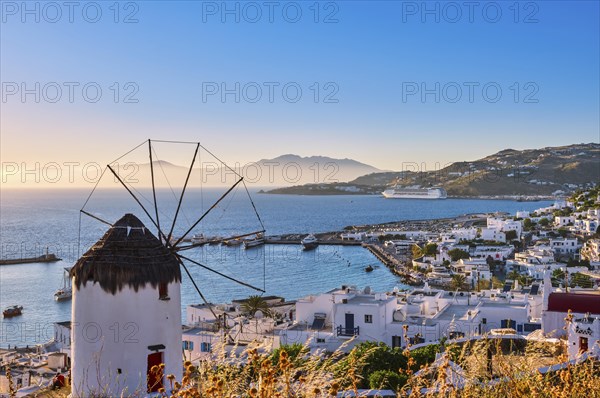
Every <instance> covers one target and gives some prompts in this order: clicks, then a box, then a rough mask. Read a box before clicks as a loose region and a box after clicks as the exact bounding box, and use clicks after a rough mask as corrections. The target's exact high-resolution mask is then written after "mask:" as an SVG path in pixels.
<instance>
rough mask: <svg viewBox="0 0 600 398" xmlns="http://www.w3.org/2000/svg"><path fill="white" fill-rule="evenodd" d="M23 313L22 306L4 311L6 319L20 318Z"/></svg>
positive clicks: (15, 306) (14, 306)
mask: <svg viewBox="0 0 600 398" xmlns="http://www.w3.org/2000/svg"><path fill="white" fill-rule="evenodd" d="M22 313H23V306H22V305H13V306H12V307H8V308H6V309H5V310H4V311H2V315H3V316H4V318H12V317H13V316H19V315H21V314H22Z"/></svg>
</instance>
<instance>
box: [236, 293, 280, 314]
mask: <svg viewBox="0 0 600 398" xmlns="http://www.w3.org/2000/svg"><path fill="white" fill-rule="evenodd" d="M240 308H241V310H242V313H244V314H245V315H248V316H251V317H253V316H255V315H256V313H257V312H258V311H260V312H262V313H263V315H264V316H267V317H270V316H272V311H271V308H269V304H267V302H266V301H265V299H263V298H262V297H261V296H256V295H253V296H250V297H248V298H247V299H246V300H245V301H244V302H243V303H242V305H241V307H240Z"/></svg>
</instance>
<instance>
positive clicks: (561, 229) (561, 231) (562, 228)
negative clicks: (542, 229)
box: [557, 227, 569, 238]
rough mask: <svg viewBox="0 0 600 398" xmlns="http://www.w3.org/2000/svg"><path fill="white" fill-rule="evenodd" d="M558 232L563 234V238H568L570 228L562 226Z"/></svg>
mask: <svg viewBox="0 0 600 398" xmlns="http://www.w3.org/2000/svg"><path fill="white" fill-rule="evenodd" d="M557 232H558V234H559V235H560V236H562V237H563V238H566V237H567V235H568V234H569V230H567V229H566V228H564V227H560V228H559V229H558V231H557Z"/></svg>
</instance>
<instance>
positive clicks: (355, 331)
mask: <svg viewBox="0 0 600 398" xmlns="http://www.w3.org/2000/svg"><path fill="white" fill-rule="evenodd" d="M337 335H338V336H350V337H352V336H358V335H359V328H358V326H357V327H355V328H345V327H342V325H340V326H338V327H337Z"/></svg>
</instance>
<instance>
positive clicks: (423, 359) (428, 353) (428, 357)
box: [410, 344, 441, 371]
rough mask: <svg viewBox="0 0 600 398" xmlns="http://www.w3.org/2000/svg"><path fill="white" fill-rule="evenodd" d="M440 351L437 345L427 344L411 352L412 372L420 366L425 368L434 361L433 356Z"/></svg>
mask: <svg viewBox="0 0 600 398" xmlns="http://www.w3.org/2000/svg"><path fill="white" fill-rule="evenodd" d="M440 351H441V346H440V345H439V344H429V345H426V346H424V347H420V348H416V349H414V350H412V351H411V353H410V356H411V357H412V358H413V359H414V361H415V363H414V365H413V370H414V371H417V370H419V369H420V368H421V367H422V366H427V365H429V364H430V363H432V362H434V361H435V356H436V354H437V353H439V352H440Z"/></svg>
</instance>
